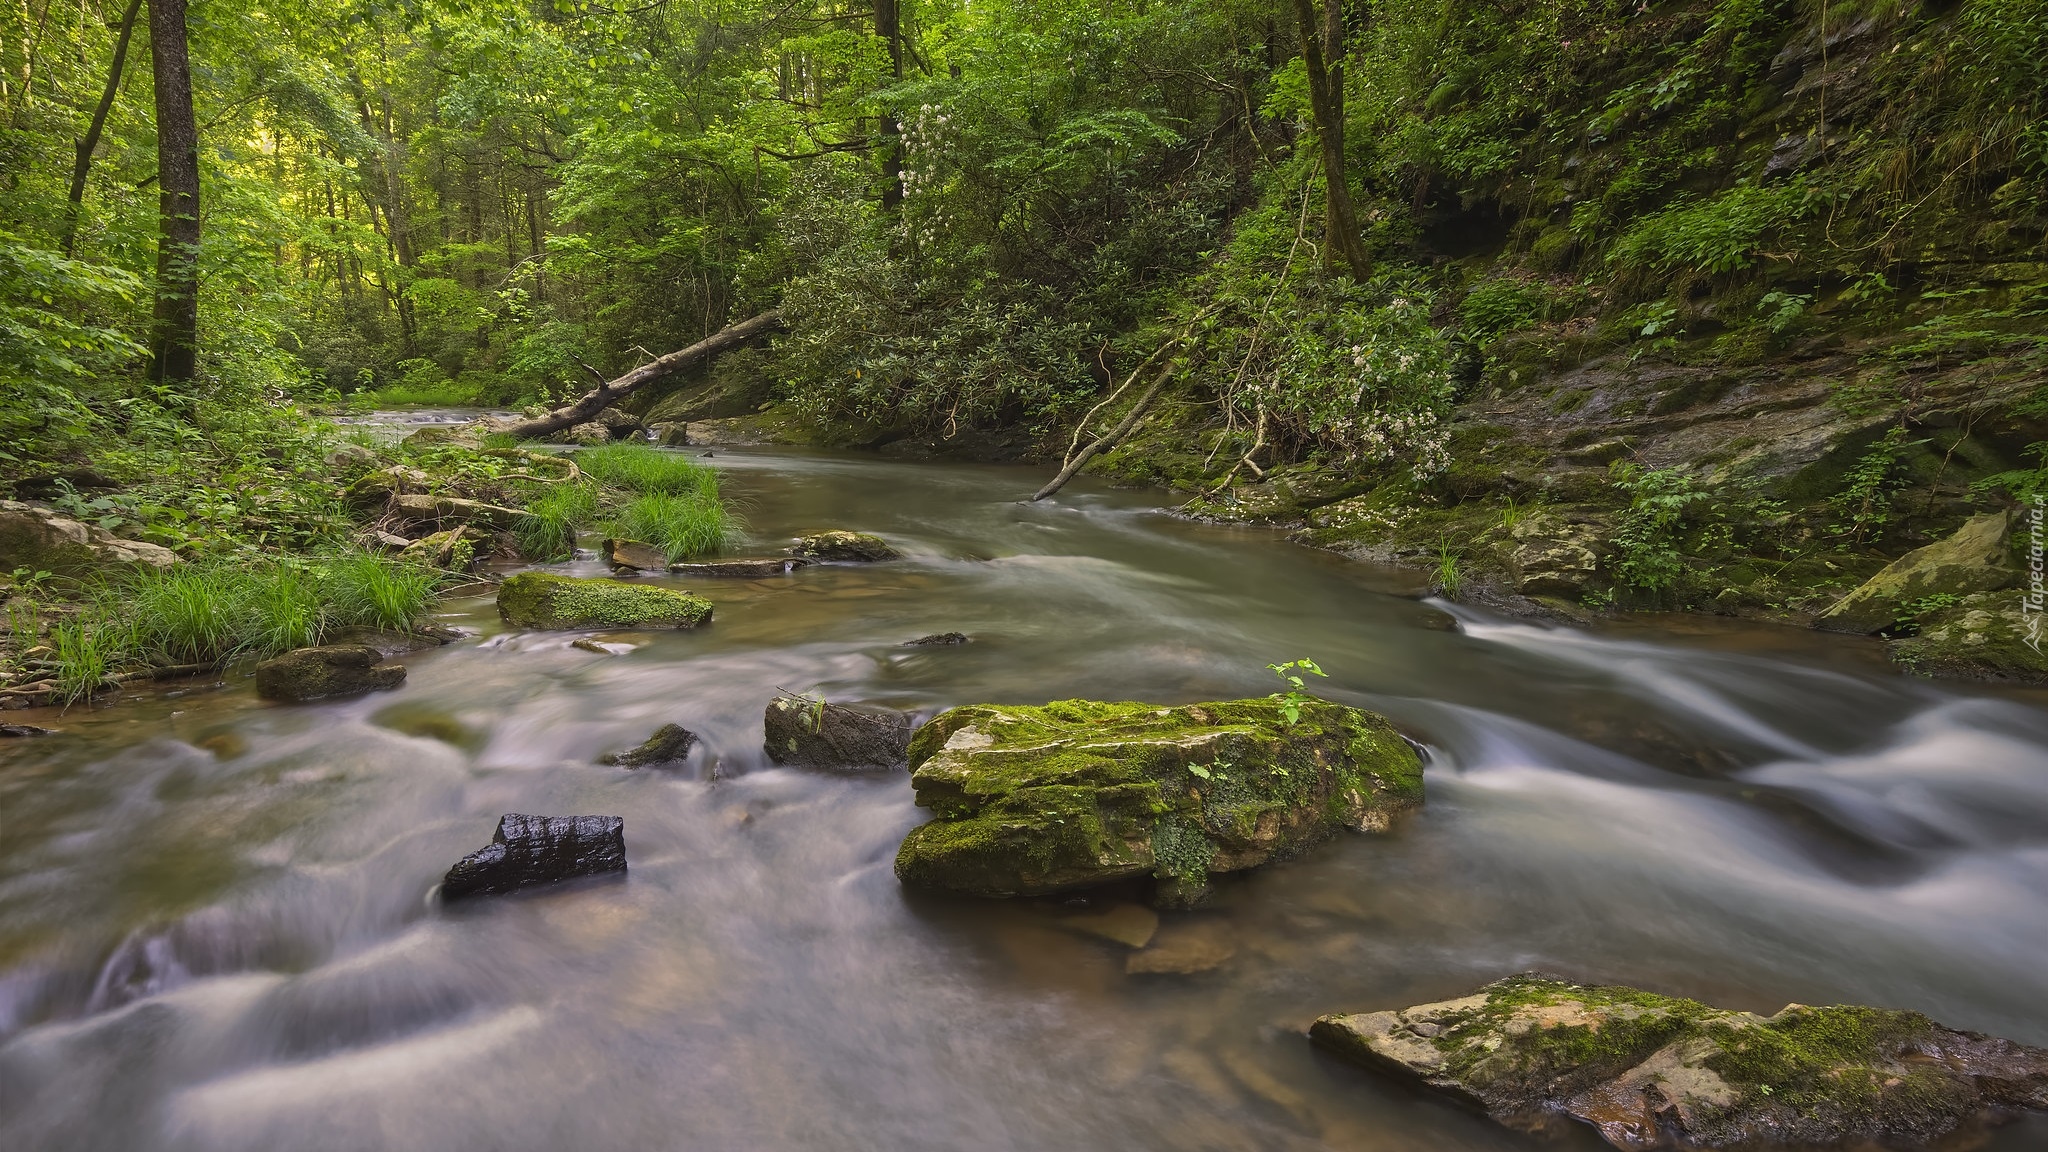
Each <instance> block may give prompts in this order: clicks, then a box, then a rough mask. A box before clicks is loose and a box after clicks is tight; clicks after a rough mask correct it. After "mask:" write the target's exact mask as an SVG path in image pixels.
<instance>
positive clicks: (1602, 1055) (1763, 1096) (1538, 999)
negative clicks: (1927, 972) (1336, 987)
mask: <svg viewBox="0 0 2048 1152" xmlns="http://www.w3.org/2000/svg"><path fill="white" fill-rule="evenodd" d="M1309 1035H1310V1037H1311V1038H1312V1039H1313V1040H1315V1041H1316V1043H1318V1044H1321V1045H1322V1046H1324V1047H1326V1048H1328V1049H1330V1050H1331V1051H1333V1052H1336V1053H1338V1054H1339V1055H1342V1056H1345V1057H1347V1058H1349V1059H1352V1060H1355V1061H1357V1062H1358V1063H1360V1064H1363V1065H1365V1066H1367V1067H1369V1068H1372V1069H1375V1070H1377V1071H1381V1072H1386V1073H1391V1074H1393V1075H1395V1076H1397V1077H1400V1078H1403V1079H1407V1080H1411V1081H1420V1082H1421V1083H1422V1084H1425V1085H1427V1086H1428V1087H1430V1088H1434V1089H1436V1090H1438V1091H1441V1092H1444V1093H1447V1094H1449V1095H1451V1096H1453V1097H1456V1098H1457V1099H1459V1100H1462V1101H1464V1102H1465V1103H1468V1104H1471V1105H1473V1106H1475V1107H1478V1108H1480V1109H1483V1110H1484V1111H1485V1112H1486V1113H1487V1114H1488V1115H1489V1116H1492V1117H1493V1118H1494V1119H1496V1120H1499V1121H1502V1122H1503V1123H1506V1124H1509V1125H1511V1126H1514V1127H1518V1128H1524V1129H1541V1128H1544V1127H1548V1126H1550V1125H1551V1124H1552V1123H1554V1122H1556V1121H1560V1120H1566V1119H1569V1120H1578V1121H1583V1122H1585V1123H1587V1124H1591V1125H1592V1126H1594V1127H1595V1128H1596V1129H1598V1130H1599V1132H1600V1134H1601V1135H1602V1136H1604V1137H1605V1138H1606V1139H1607V1142H1608V1143H1609V1144H1612V1145H1614V1146H1615V1147H1617V1148H1627V1149H1641V1148H1662V1147H1667V1146H1671V1145H1677V1146H1679V1147H1684V1148H1730V1147H1743V1148H1750V1147H1784V1146H1800V1147H1806V1146H1813V1145H1822V1146H1826V1145H1840V1144H1849V1143H1854V1144H1857V1145H1859V1146H1860V1145H1862V1144H1864V1143H1883V1144H1886V1145H1893V1144H1899V1143H1904V1144H1914V1145H1918V1144H1925V1143H1928V1142H1930V1141H1933V1140H1936V1139H1939V1138H1941V1137H1943V1136H1945V1135H1947V1134H1948V1133H1951V1132H1953V1131H1955V1130H1957V1129H1958V1128H1960V1127H1961V1126H1963V1125H1964V1124H1965V1123H1967V1122H1969V1121H1970V1120H1972V1119H1973V1118H1974V1117H1976V1116H1977V1115H1978V1114H1980V1113H1983V1112H1985V1111H1987V1110H1993V1109H2005V1108H2042V1107H2048V1051H2043V1050H2041V1049H2038V1048H2028V1047H2025V1046H2024V1045H2020V1044H2014V1043H2012V1042H2011V1041H2007V1040H1999V1039H1995V1038H1992V1037H1988V1036H1983V1035H1980V1034H1978V1033H1975V1032H1957V1031H1953V1030H1951V1029H1948V1028H1944V1027H1942V1026H1941V1025H1939V1024H1936V1023H1935V1022H1934V1021H1932V1020H1929V1019H1928V1018H1927V1017H1925V1016H1922V1015H1921V1014H1919V1013H1918V1012H1901V1011H1893V1010H1890V1009H1884V1008H1861V1007H1850V1006H1837V1007H1830V1008H1809V1007H1807V1006H1805V1005H1801V1004H1793V1005H1789V1006H1787V1007H1786V1008H1785V1009H1784V1010H1783V1011H1781V1012H1779V1013H1778V1014H1777V1015H1775V1016H1756V1015H1753V1014H1751V1013H1747V1012H1731V1011H1726V1010H1724V1009H1720V1008H1713V1007H1709V1006H1708V1005H1705V1004H1702V1003H1699V1002H1698V1001H1695V1000H1682V999H1678V998H1676V997H1671V996H1659V995H1656V994H1654V993H1650V992H1643V991H1639V990H1637V989H1634V988H1624V987H1611V986H1610V987H1595V986H1591V985H1585V984H1574V983H1571V982H1569V981H1565V980H1559V979H1556V978H1553V977H1548V976H1542V975H1537V974H1528V975H1522V976H1511V977H1509V978H1508V979H1505V980H1501V981H1497V982H1495V983H1493V984H1489V985H1487V986H1486V987H1484V988H1482V989H1480V990H1479V991H1478V992H1477V993H1475V994H1473V995H1471V996H1466V997H1463V998H1460V999H1457V1000H1447V1001H1444V1002H1441V1003H1436V1004H1423V1005H1419V1006H1417V1007H1413V1008H1405V1009H1401V1010H1399V1011H1393V1012H1368V1013H1363V1014H1360V1015H1355V1016H1325V1017H1323V1018H1322V1019H1320V1020H1317V1021H1316V1022H1315V1024H1314V1026H1313V1027H1312V1028H1310V1030H1309Z"/></svg>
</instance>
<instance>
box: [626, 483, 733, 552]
mask: <svg viewBox="0 0 2048 1152" xmlns="http://www.w3.org/2000/svg"><path fill="white" fill-rule="evenodd" d="M737 531H738V525H737V524H736V523H734V520H733V516H732V513H730V512H728V511H727V510H726V507H725V505H724V504H721V503H719V501H718V499H717V497H716V496H713V497H710V498H705V497H702V496H697V495H681V496H678V495H669V494H667V493H658V492H657V493H649V494H647V495H643V496H635V497H634V498H633V499H631V500H629V501H627V502H626V505H625V507H623V508H620V509H619V511H618V514H617V515H616V516H614V517H613V518H612V521H611V532H612V535H614V536H624V537H628V538H630V539H634V540H645V541H647V542H648V543H650V544H652V545H654V546H655V547H657V548H660V549H661V550H662V552H663V553H665V554H666V555H667V556H668V561H669V563H671V564H673V563H675V562H676V561H678V560H681V559H684V558H685V557H690V556H710V555H715V554H716V553H718V552H721V551H723V550H724V549H725V546H726V544H727V542H728V541H729V540H730V539H731V538H732V537H733V536H734V535H735V534H736V533H737Z"/></svg>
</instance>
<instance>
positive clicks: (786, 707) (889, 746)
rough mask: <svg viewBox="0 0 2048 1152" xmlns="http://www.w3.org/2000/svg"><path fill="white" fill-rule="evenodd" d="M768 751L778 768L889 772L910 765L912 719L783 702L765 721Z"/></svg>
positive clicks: (799, 699)
mask: <svg viewBox="0 0 2048 1152" xmlns="http://www.w3.org/2000/svg"><path fill="white" fill-rule="evenodd" d="M762 722H763V729H764V738H763V741H762V747H763V750H764V751H766V752H767V753H768V758H769V759H771V760H773V761H775V762H776V763H777V764H788V765H791V766H793V767H797V768H824V769H829V770H831V771H835V772H888V771H893V770H895V769H899V768H902V767H903V766H904V765H905V764H906V763H907V755H908V751H909V748H910V732H911V728H912V724H911V719H910V717H909V716H907V715H905V714H904V713H901V712H892V711H889V710H887V709H883V708H855V707H851V706H849V705H845V704H828V703H826V702H824V701H822V700H813V699H811V698H809V697H804V696H778V697H776V698H775V699H773V700H771V701H769V702H768V709H767V712H766V714H765V715H764V716H763V717H762Z"/></svg>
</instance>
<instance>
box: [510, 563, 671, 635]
mask: <svg viewBox="0 0 2048 1152" xmlns="http://www.w3.org/2000/svg"><path fill="white" fill-rule="evenodd" d="M498 615H500V616H502V617H503V618H504V620H505V623H507V624H510V625H512V626H513V627H515V628H574V629H584V628H663V627H666V628H695V627H696V626H697V625H699V624H703V623H706V622H708V621H709V620H710V619H711V602H710V601H708V600H706V599H704V598H703V597H701V596H692V595H690V594H689V593H688V592H680V591H677V590H675V589H673V588H661V587H657V586H655V585H652V584H628V583H625V582H624V581H620V580H582V579H577V578H574V577H570V576H553V575H549V574H548V573H545V572H521V573H520V574H518V575H517V576H514V577H512V578H510V579H508V580H506V581H505V583H504V584H503V585H502V586H500V587H499V589H498Z"/></svg>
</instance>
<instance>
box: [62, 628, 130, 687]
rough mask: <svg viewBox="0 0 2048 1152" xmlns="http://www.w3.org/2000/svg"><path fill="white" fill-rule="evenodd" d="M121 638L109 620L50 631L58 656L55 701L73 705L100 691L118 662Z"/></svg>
mask: <svg viewBox="0 0 2048 1152" xmlns="http://www.w3.org/2000/svg"><path fill="white" fill-rule="evenodd" d="M121 641H122V636H121V634H120V629H119V627H118V626H117V625H115V623H114V622H113V621H112V620H99V621H87V620H66V621H64V622H63V623H61V624H57V625H54V626H52V627H51V629H50V647H52V648H54V649H56V652H57V699H59V700H61V701H62V702H64V703H65V704H76V703H78V702H79V701H80V700H84V699H87V698H89V697H90V696H92V694H93V693H94V692H97V691H99V689H100V685H101V684H102V683H103V682H104V681H105V680H106V677H107V672H108V671H109V669H110V668H111V667H112V666H113V664H115V663H116V662H117V661H118V660H119V659H120V647H121Z"/></svg>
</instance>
